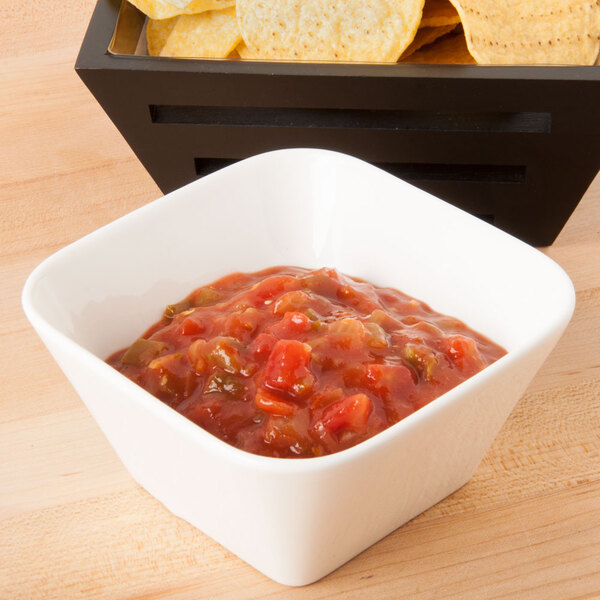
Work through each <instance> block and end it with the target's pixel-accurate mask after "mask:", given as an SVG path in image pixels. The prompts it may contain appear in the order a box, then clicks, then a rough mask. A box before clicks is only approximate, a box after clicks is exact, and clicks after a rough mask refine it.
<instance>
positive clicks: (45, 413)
mask: <svg viewBox="0 0 600 600" xmlns="http://www.w3.org/2000/svg"><path fill="white" fill-rule="evenodd" d="M92 8H93V3H92V2H84V1H83V0H67V1H63V2H60V3H39V2H33V1H32V0H29V1H25V2H17V1H16V0H5V1H4V2H2V3H1V4H0V57H1V58H0V65H1V67H0V69H1V72H2V82H3V85H2V86H0V105H1V106H2V110H1V111H0V131H1V132H2V138H3V146H4V150H5V151H4V152H2V153H0V214H1V215H2V219H0V239H1V241H2V243H1V246H0V302H1V310H0V365H1V367H0V368H1V369H2V373H1V374H2V392H1V393H0V457H1V458H0V598H2V599H4V598H6V599H13V598H19V599H20V598H36V599H38V598H49V599H50V598H51V599H71V598H100V599H102V598H106V599H110V600H118V599H125V598H138V599H148V600H149V599H159V598H160V599H166V598H169V599H188V598H218V599H254V598H270V599H284V598H285V599H288V598H291V599H292V600H293V599H294V598H310V599H311V600H312V599H318V598H344V599H345V600H350V599H354V598H357V599H358V598H361V599H362V598H377V599H382V598H411V599H413V598H414V599H417V600H426V599H427V600H431V599H438V598H445V599H457V600H458V599H461V600H462V599H467V600H469V599H478V600H479V599H513V598H519V599H525V600H528V599H531V600H538V599H572V600H575V599H584V598H588V599H592V598H595V599H598V598H600V178H597V179H596V181H595V182H594V184H593V185H592V186H591V188H590V190H589V191H588V193H587V194H586V196H585V197H584V199H583V200H582V202H581V204H580V205H579V207H578V208H577V210H576V211H575V213H574V214H573V216H572V217H571V219H570V221H569V223H568V224H567V226H566V227H565V229H564V230H563V232H562V233H561V235H560V236H559V238H558V239H557V240H556V242H555V243H554V244H553V245H552V246H551V247H549V248H546V249H544V252H546V253H547V254H548V255H549V256H551V257H552V258H553V259H554V260H556V261H557V262H558V263H559V264H561V265H562V266H563V267H564V268H565V270H566V271H567V272H568V273H569V275H570V276H571V278H572V280H573V282H574V285H575V288H576V291H577V308H576V311H575V315H574V318H573V321H572V323H571V324H570V326H569V328H568V329H567V332H566V334H565V335H564V337H563V338H562V340H561V341H560V342H559V344H558V346H557V347H556V349H555V350H554V352H553V353H552V355H551V356H550V357H549V359H548V360H547V362H546V363H545V364H544V366H543V367H542V369H541V370H540V372H539V373H538V375H537V376H536V378H535V379H534V381H533V382H532V384H531V386H530V388H529V390H528V392H527V393H526V395H525V396H524V397H523V399H522V400H521V401H520V402H519V404H518V405H517V407H516V409H515V411H514V412H513V414H512V415H511V417H510V418H509V420H508V421H507V423H506V424H505V426H504V428H503V429H502V431H501V432H500V434H499V436H498V437H497V439H496V440H495V442H494V444H493V446H492V448H491V449H490V450H489V452H488V453H487V455H486V457H485V458H484V460H483V462H482V463H481V465H480V466H479V468H478V470H477V471H476V473H475V475H474V477H473V478H472V480H471V481H470V482H469V483H468V484H467V485H466V486H464V487H463V488H462V489H460V490H458V491H457V492H456V493H455V494H453V495H452V496H450V497H449V498H447V499H446V500H444V501H443V502H441V503H440V504H438V505H436V506H434V507H432V508H431V509H430V510H428V511H427V512H425V513H423V514H422V515H420V516H419V517H417V518H416V519H414V520H413V521H411V522H410V523H408V524H407V525H406V526H404V527H402V528H401V529H399V530H398V531H396V532H394V533H393V534H391V535H390V536H388V537H387V538H385V539H384V540H382V541H381V542H379V543H378V544H376V545H375V546H373V547H371V548H369V549H368V550H366V551H365V552H363V553H362V554H361V555H360V556H358V557H357V558H355V559H354V560H352V561H350V562H349V563H348V564H346V565H344V566H343V567H342V568H340V569H338V570H337V571H336V572H334V573H332V574H331V575H329V576H328V577H326V578H325V579H323V580H322V581H320V582H318V583H316V584H314V585H312V586H309V587H306V588H299V589H289V588H284V587H283V586H280V585H278V584H276V583H273V582H272V581H270V580H268V579H266V578H265V577H264V576H262V575H261V574H259V573H257V572H256V571H254V570H253V569H252V568H251V567H249V566H247V565H246V564H245V563H243V562H242V561H240V560H239V559H237V558H236V557H235V556H233V555H231V554H230V553H229V552H228V551H227V550H224V549H223V548H222V547H221V546H220V545H219V544H217V543H215V542H214V541H212V540H211V539H209V538H207V537H206V536H205V535H203V534H202V533H200V532H199V531H197V530H196V529H194V528H193V527H191V526H190V525H188V524H187V523H185V522H183V521H181V520H180V519H178V518H176V517H174V516H173V515H171V514H170V513H169V512H168V511H167V510H166V509H164V508H163V507H162V505H161V504H160V503H158V502H157V501H156V500H155V499H153V498H152V497H151V496H149V495H148V494H147V493H146V492H144V491H143V490H141V489H140V488H139V487H138V486H137V485H136V484H135V483H133V481H132V480H131V478H130V476H129V475H128V474H127V472H126V471H125V469H124V468H123V466H122V465H121V463H120V462H119V460H118V459H117V457H116V455H115V453H114V452H113V450H112V449H111V447H110V446H109V445H108V443H107V442H106V440H105V438H104V437H103V435H102V434H101V432H100V431H99V430H98V427H97V426H96V424H95V423H94V421H93V420H92V418H91V417H90V415H89V414H88V412H87V411H86V409H85V408H84V407H83V405H82V404H81V402H80V400H79V399H78V398H77V396H76V394H75V392H74V391H73V390H72V389H71V387H70V386H69V384H68V383H67V382H66V380H65V378H64V376H63V375H62V374H61V373H60V371H59V369H58V368H57V367H56V365H55V364H54V363H53V362H52V359H51V358H50V357H49V355H48V353H47V351H46V350H45V348H44V347H43V345H42V343H41V342H40V341H39V339H38V338H37V337H36V335H35V333H34V332H33V331H32V329H31V327H30V326H29V325H28V323H27V322H26V320H25V317H24V316H23V314H22V310H21V308H20V293H21V289H22V286H23V283H24V281H25V278H26V277H27V275H28V274H29V272H30V271H31V270H32V269H33V267H34V266H35V265H36V264H38V263H39V262H40V261H41V260H43V259H44V258H45V257H47V256H48V255H49V254H50V253H52V252H53V251H55V250H56V249H58V248H60V247H62V246H64V245H66V244H68V243H69V242H71V241H73V240H75V239H77V238H79V237H81V236H82V235H84V234H86V233H88V232H90V231H92V230H94V229H96V228H97V227H99V226H101V225H103V224H105V223H108V222H110V221H112V220H113V219H115V218H116V217H118V216H120V215H122V214H125V213H127V212H129V211H131V210H133V209H134V208H136V207H138V206H141V205H142V204H144V203H146V202H148V201H149V200H152V199H154V198H156V197H158V196H159V195H160V193H159V191H158V189H157V188H156V186H155V184H154V183H153V182H152V180H151V179H150V177H149V176H148V175H147V173H146V172H145V171H144V169H143V168H142V167H141V165H140V164H139V162H138V161H137V160H136V159H135V157H134V156H133V154H132V152H131V151H130V149H129V148H128V146H127V144H126V143H125V142H124V141H123V139H122V137H121V136H120V134H119V133H118V132H117V131H116V130H115V128H114V126H113V125H112V124H111V123H110V121H109V120H108V119H107V117H106V116H105V114H104V113H103V111H102V109H101V108H100V107H99V106H98V105H97V104H96V102H95V101H94V100H93V98H92V97H91V96H90V94H89V93H88V92H87V90H86V89H85V88H84V86H83V85H82V84H81V83H80V81H79V80H78V78H77V76H76V75H75V73H74V70H73V64H74V61H75V57H76V55H77V51H78V49H79V45H80V43H81V39H82V38H83V34H84V32H85V29H86V27H87V23H88V20H89V17H90V15H91V11H92ZM590 151H596V152H597V151H598V150H597V149H593V148H590Z"/></svg>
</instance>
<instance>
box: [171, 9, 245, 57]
mask: <svg viewBox="0 0 600 600" xmlns="http://www.w3.org/2000/svg"><path fill="white" fill-rule="evenodd" d="M241 40H242V36H241V35H240V32H239V29H238V25H237V19H236V18H235V7H232V8H226V9H225V10H211V11H207V12H203V13H199V14H196V15H181V16H180V17H178V19H177V22H176V23H175V26H174V27H173V31H171V35H169V38H168V39H167V42H166V43H165V45H164V47H163V49H162V50H161V52H160V55H161V56H177V57H198V58H225V57H226V56H227V55H228V54H229V53H230V52H231V51H232V50H234V49H235V47H236V46H237V45H238V44H239V43H240V41H241Z"/></svg>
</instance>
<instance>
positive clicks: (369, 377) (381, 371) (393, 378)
mask: <svg viewBox="0 0 600 600" xmlns="http://www.w3.org/2000/svg"><path fill="white" fill-rule="evenodd" d="M365 385H366V387H368V388H369V389H370V390H371V391H372V392H374V393H375V394H377V395H378V396H380V397H388V396H390V395H391V396H396V395H398V394H406V393H409V392H410V391H411V390H412V389H413V388H414V387H415V381H414V379H413V374H412V373H411V372H410V369H409V368H408V367H405V366H404V365H379V364H370V365H367V370H366V373H365Z"/></svg>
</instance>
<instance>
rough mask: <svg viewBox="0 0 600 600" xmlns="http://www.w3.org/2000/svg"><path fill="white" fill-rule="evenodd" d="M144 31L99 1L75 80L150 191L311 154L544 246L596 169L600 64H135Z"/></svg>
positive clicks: (122, 10)
mask: <svg viewBox="0 0 600 600" xmlns="http://www.w3.org/2000/svg"><path fill="white" fill-rule="evenodd" d="M144 26H145V16H144V15H143V14H142V13H141V12H139V11H138V10H137V9H136V8H134V7H133V6H131V5H129V4H127V3H126V2H123V4H121V2H120V1H117V0H99V1H98V3H97V5H96V8H95V11H94V14H93V16H92V19H91V22H90V25H89V28H88V31H87V33H86V36H85V39H84V41H83V44H82V47H81V51H80V53H79V56H78V58H77V63H76V66H75V68H76V70H77V73H78V74H79V76H80V77H81V79H82V80H83V82H84V83H85V85H86V86H87V87H88V88H89V90H90V91H91V92H92V94H93V95H94V96H95V97H96V99H97V100H98V102H99V103H100V104H101V106H102V107H103V109H104V110H105V111H106V113H107V114H108V116H109V117H110V119H111V120H112V121H113V123H114V124H115V125H116V126H117V128H118V129H119V131H120V132H121V134H122V135H123V137H124V138H125V139H126V141H127V142H128V143H129V145H130V146H131V148H132V149H133V151H134V152H135V154H136V155H137V157H138V158H139V160H140V161H141V162H142V164H143V165H144V166H145V168H146V169H147V170H148V172H149V174H150V175H151V176H152V178H153V179H154V181H155V182H156V183H157V185H158V186H159V187H160V188H161V190H162V191H163V192H165V193H166V192H169V191H172V190H174V189H176V188H178V187H180V186H182V185H184V184H186V183H189V182H190V181H192V180H194V179H196V178H198V177H201V176H203V175H206V174H207V173H210V172H212V171H214V170H216V169H219V168H221V167H222V166H225V165H227V164H229V163H231V162H234V161H236V160H239V159H242V158H246V157H248V156H251V155H254V154H258V153H261V152H265V151H268V150H274V149H278V148H291V147H315V148H324V149H331V150H338V151H341V152H346V153H348V154H352V155H354V156H357V157H359V158H362V159H364V160H367V161H369V162H371V163H373V164H375V165H377V166H379V167H381V168H383V169H385V170H387V171H389V172H391V173H393V174H394V175H397V176H398V177H401V178H402V179H406V180H407V181H409V182H410V183H412V184H414V185H416V186H418V187H420V188H422V189H424V190H426V191H428V192H430V193H432V194H434V195H436V196H438V197H440V198H443V199H444V200H446V201H448V202H451V203H452V204H454V205H456V206H458V207H460V208H462V209H464V210H467V211H469V212H470V213H472V214H474V215H477V216H479V217H481V218H483V219H485V220H487V221H489V222H491V223H493V224H494V225H496V226H497V227H499V228H501V229H503V230H505V231H507V232H509V233H511V234H513V235H515V236H517V237H519V238H521V239H523V240H524V241H526V242H528V243H530V244H533V245H536V246H547V245H550V244H552V242H553V241H554V240H555V238H556V236H557V235H558V234H559V232H560V231H561V229H562V227H563V225H564V224H565V222H566V221H567V219H568V218H569V216H570V215H571V213H572V212H573V210H574V209H575V207H576V206H577V204H578V202H579V200H580V199H581V197H582V196H583V194H584V193H585V191H586V189H587V188H588V186H589V185H590V183H591V181H592V180H593V178H594V176H595V175H596V173H597V172H598V170H599V169H600V66H581V67H578V66H527V67H524V66H506V67H504V66H502V67H499V66H481V65H423V64H418V65H417V64H412V65H411V64H392V65H390V64H364V63H360V64H329V63H299V62H298V63H292V62H267V61H247V60H244V61H242V60H227V59H222V60H206V59H179V58H162V57H153V56H152V57H151V56H144V55H139V54H140V53H139V48H140V44H143V39H144ZM368 206H369V198H365V209H366V210H368Z"/></svg>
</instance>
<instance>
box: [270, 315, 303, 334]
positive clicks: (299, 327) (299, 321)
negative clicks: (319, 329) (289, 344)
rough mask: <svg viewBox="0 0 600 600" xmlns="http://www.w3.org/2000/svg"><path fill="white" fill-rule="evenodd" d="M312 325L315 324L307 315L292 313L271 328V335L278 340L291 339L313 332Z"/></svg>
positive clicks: (284, 316)
mask: <svg viewBox="0 0 600 600" xmlns="http://www.w3.org/2000/svg"><path fill="white" fill-rule="evenodd" d="M312 325H313V322H312V321H311V320H310V319H309V318H308V317H307V316H306V315H303V314H302V313H299V312H292V311H290V312H286V313H285V315H283V319H281V321H278V322H277V323H275V324H274V325H273V326H271V327H270V328H269V333H271V334H273V335H274V336H275V337H278V338H285V339H290V338H294V337H296V336H298V335H302V334H303V333H308V332H309V331H312Z"/></svg>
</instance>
